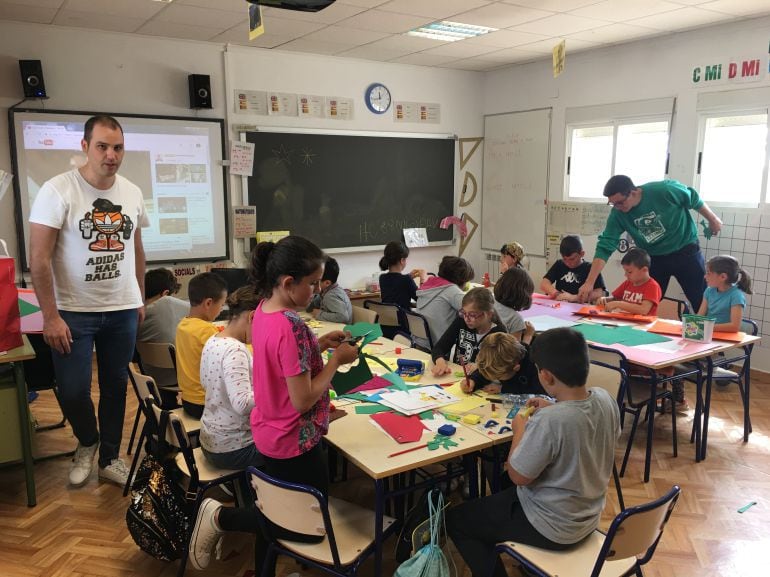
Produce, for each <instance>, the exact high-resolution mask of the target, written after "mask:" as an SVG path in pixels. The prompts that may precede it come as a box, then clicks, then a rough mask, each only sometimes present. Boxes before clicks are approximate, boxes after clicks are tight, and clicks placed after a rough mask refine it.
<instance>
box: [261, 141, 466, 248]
mask: <svg viewBox="0 0 770 577" xmlns="http://www.w3.org/2000/svg"><path fill="white" fill-rule="evenodd" d="M246 140H247V141H248V142H253V143H254V145H255V150H254V172H253V174H252V176H251V178H249V204H252V205H254V206H256V207H257V230H259V231H270V230H288V231H291V233H292V234H298V235H301V236H305V237H307V238H309V239H311V240H313V241H314V242H315V243H316V244H318V245H319V246H321V247H322V248H324V249H328V248H347V247H361V246H379V245H384V244H385V243H387V242H388V241H391V240H398V239H400V238H401V231H402V229H404V228H420V227H424V228H426V229H427V232H428V240H429V241H431V242H433V241H451V240H452V229H451V228H450V229H448V230H444V229H441V228H439V223H440V222H441V219H442V218H444V217H445V216H448V215H451V214H453V206H454V154H455V141H454V139H451V138H408V137H391V136H348V135H340V134H318V133H317V134H300V133H286V132H262V131H260V132H248V133H246Z"/></svg>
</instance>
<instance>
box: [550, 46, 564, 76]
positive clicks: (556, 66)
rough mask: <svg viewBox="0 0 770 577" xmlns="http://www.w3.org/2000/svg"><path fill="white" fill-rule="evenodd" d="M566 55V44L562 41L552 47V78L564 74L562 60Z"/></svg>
mask: <svg viewBox="0 0 770 577" xmlns="http://www.w3.org/2000/svg"><path fill="white" fill-rule="evenodd" d="M566 55H567V42H566V40H562V41H561V42H559V43H558V44H557V45H556V46H554V47H553V77H554V78H556V77H557V76H558V75H559V74H561V73H562V72H564V60H565V57H566Z"/></svg>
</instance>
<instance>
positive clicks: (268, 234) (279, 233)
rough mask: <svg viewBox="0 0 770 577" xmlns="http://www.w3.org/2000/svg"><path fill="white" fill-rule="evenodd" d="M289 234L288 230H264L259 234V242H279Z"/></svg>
mask: <svg viewBox="0 0 770 577" xmlns="http://www.w3.org/2000/svg"><path fill="white" fill-rule="evenodd" d="M289 234H291V233H290V232H289V231H288V230H262V231H259V232H257V242H278V241H279V240H281V239H282V238H284V237H286V236H289Z"/></svg>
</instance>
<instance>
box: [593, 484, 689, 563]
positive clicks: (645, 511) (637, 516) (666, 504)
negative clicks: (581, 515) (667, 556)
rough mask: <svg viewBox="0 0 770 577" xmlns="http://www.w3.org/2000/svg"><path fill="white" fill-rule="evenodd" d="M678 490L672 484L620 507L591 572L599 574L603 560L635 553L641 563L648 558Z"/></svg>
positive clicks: (651, 553)
mask: <svg viewBox="0 0 770 577" xmlns="http://www.w3.org/2000/svg"><path fill="white" fill-rule="evenodd" d="M680 493H681V489H680V488H679V486H678V485H674V486H673V487H672V488H671V490H670V491H669V492H668V493H666V494H665V495H664V496H663V497H661V498H660V499H657V500H655V501H652V502H651V503H646V504H644V505H639V506H637V507H631V508H629V509H626V510H624V511H621V512H620V514H619V515H618V516H617V517H615V519H614V520H613V521H612V524H611V525H610V528H609V530H608V531H607V537H606V538H605V540H604V544H603V545H602V549H601V551H600V552H599V557H598V559H597V561H596V565H595V566H594V570H593V573H592V575H599V573H600V572H601V567H602V565H603V564H604V562H605V561H613V560H615V559H627V558H629V557H636V558H637V559H638V561H637V563H638V565H639V566H641V565H644V564H645V563H647V562H648V561H649V560H650V559H652V556H653V554H654V553H655V548H656V547H657V545H658V542H659V541H660V538H661V536H662V535H663V529H664V528H665V526H666V523H668V520H669V518H670V517H671V512H672V511H673V510H674V506H675V505H676V502H677V500H678V499H679V494H680Z"/></svg>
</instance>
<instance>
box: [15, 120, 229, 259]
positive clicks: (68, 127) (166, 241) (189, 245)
mask: <svg viewBox="0 0 770 577" xmlns="http://www.w3.org/2000/svg"><path fill="white" fill-rule="evenodd" d="M91 116H93V114H92V113H88V112H66V111H59V110H56V111H46V110H30V109H23V110H22V109H11V111H10V117H11V130H10V133H11V153H12V155H13V159H12V160H13V171H14V174H15V175H16V178H15V179H14V192H15V194H16V212H17V215H16V218H17V220H16V222H17V228H18V229H19V233H20V234H21V232H22V231H23V235H24V238H23V242H22V239H21V238H20V239H19V246H20V248H21V252H22V254H21V257H22V258H21V262H22V265H23V268H24V270H25V271H26V270H29V265H28V262H27V255H28V254H29V211H30V207H31V206H32V203H33V202H34V200H35V196H36V195H37V193H38V191H39V190H40V187H41V186H42V185H43V183H44V182H45V181H46V180H48V179H50V178H52V177H53V176H56V175H57V174H60V173H62V172H66V171H67V170H72V169H73V168H76V167H78V166H81V165H82V163H84V162H85V155H84V154H83V152H82V149H81V146H80V142H81V139H82V138H83V126H84V124H85V121H86V120H88V118H89V117H91ZM110 116H114V117H115V118H116V119H117V120H118V122H120V124H121V126H122V127H123V133H124V136H125V145H126V154H125V157H124V159H123V164H122V165H121V167H120V171H119V172H120V174H121V175H123V176H124V177H126V178H127V179H129V180H130V181H131V182H133V183H134V184H136V185H137V186H139V188H141V189H142V194H143V195H144V203H145V207H146V210H147V214H148V216H149V217H150V226H149V227H147V228H144V229H142V240H143V242H144V249H145V252H146V253H147V261H148V262H150V263H153V262H184V261H193V260H195V261H206V260H208V261H213V260H221V259H227V258H229V253H230V251H229V242H228V233H227V214H228V211H227V195H226V190H225V176H224V170H223V167H222V159H223V157H224V151H225V149H224V121H223V120H221V119H209V118H205V119H203V118H179V117H166V116H138V115H127V114H110Z"/></svg>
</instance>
